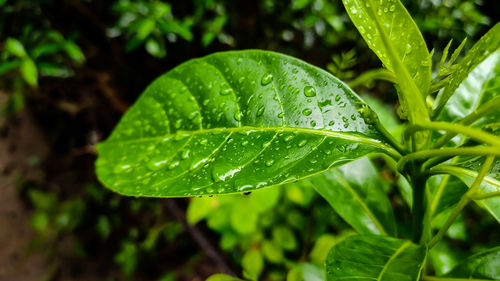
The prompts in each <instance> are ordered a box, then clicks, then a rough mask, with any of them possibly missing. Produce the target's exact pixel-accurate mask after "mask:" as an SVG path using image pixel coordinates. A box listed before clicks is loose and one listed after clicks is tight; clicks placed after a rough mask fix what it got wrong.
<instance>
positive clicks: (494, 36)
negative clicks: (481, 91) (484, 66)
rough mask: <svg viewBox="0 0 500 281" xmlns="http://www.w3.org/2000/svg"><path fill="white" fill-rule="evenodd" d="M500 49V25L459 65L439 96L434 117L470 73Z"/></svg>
mask: <svg viewBox="0 0 500 281" xmlns="http://www.w3.org/2000/svg"><path fill="white" fill-rule="evenodd" d="M499 47H500V23H497V24H495V26H493V27H492V28H491V29H490V30H489V31H488V32H487V33H486V34H485V35H484V36H483V37H481V39H480V40H479V41H477V42H476V44H474V46H473V47H472V48H471V49H470V50H469V52H467V55H466V56H465V57H464V58H463V59H462V60H461V61H460V62H459V63H458V64H457V69H456V70H455V71H454V72H453V74H451V76H450V77H451V78H450V80H449V81H448V83H447V85H446V86H445V88H444V90H443V92H442V93H441V94H440V95H439V96H438V102H437V103H436V108H435V110H434V115H438V114H439V113H440V112H441V110H442V109H443V108H444V106H445V105H446V103H447V102H448V100H449V99H450V98H451V96H452V95H453V94H454V93H455V91H456V90H457V88H458V87H459V85H460V84H461V83H462V81H464V80H465V79H466V78H467V76H468V75H469V73H470V72H471V71H472V70H473V69H474V68H476V66H477V65H479V64H480V63H481V62H482V61H483V60H484V59H485V58H486V57H488V56H489V55H490V54H491V53H493V52H495V51H496V50H497V49H498V48H499Z"/></svg>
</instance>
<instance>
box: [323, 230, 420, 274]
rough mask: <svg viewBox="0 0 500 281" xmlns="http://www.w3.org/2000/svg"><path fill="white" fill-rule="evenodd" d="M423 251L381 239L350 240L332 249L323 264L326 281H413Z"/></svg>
mask: <svg viewBox="0 0 500 281" xmlns="http://www.w3.org/2000/svg"><path fill="white" fill-rule="evenodd" d="M426 251H427V249H426V247H425V246H423V245H415V244H413V243H412V242H411V241H408V240H401V239H397V238H392V237H384V236H352V237H349V238H347V239H346V240H344V241H343V242H341V243H339V244H337V245H336V246H334V247H333V248H332V250H331V251H330V253H329V254H328V258H327V260H326V277H327V280H328V281H336V280H349V281H358V280H359V281H366V280H377V281H416V280H418V279H419V276H420V271H421V270H422V267H423V265H424V262H425V258H426Z"/></svg>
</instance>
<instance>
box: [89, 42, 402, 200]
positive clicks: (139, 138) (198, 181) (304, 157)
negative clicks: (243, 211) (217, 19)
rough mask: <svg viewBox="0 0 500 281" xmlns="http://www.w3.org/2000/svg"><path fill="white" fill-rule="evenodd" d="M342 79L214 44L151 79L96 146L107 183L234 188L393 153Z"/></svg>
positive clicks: (186, 190) (165, 191) (164, 192)
mask: <svg viewBox="0 0 500 281" xmlns="http://www.w3.org/2000/svg"><path fill="white" fill-rule="evenodd" d="M375 117H376V116H375V115H374V113H373V112H372V111H371V110H369V108H367V107H366V105H365V104H364V103H363V102H362V101H361V99H360V98H359V97H358V96H357V95H356V94H354V93H353V92H352V91H351V90H350V89H349V88H348V87H347V86H345V84H343V83H342V82H340V81H339V80H337V79H336V78H335V77H333V76H331V75H330V74H328V73H327V72H325V71H323V70H320V69H318V68H315V67H313V66H311V65H308V64H307V63H305V62H302V61H300V60H297V59H294V58H291V57H288V56H285V55H281V54H277V53H272V52H265V51H255V50H253V51H237V52H226V53H217V54H213V55H210V56H207V57H204V58H201V59H194V60H191V61H189V62H186V63H184V64H182V65H180V66H178V67H176V68H175V69H173V70H171V71H170V72H168V73H166V74H165V75H163V76H161V77H160V78H158V79H157V80H156V81H155V82H153V83H152V84H151V85H150V86H149V87H148V88H147V89H146V91H145V92H144V93H143V94H142V95H141V97H140V98H139V99H138V101H137V102H136V103H135V104H134V106H133V107H132V108H131V109H130V110H129V111H128V112H127V113H126V114H125V116H124V117H123V118H122V120H121V121H120V123H119V124H118V125H117V127H116V128H115V130H114V131H113V133H112V134H111V136H110V137H109V138H108V139H107V140H106V141H105V142H103V143H101V144H99V145H98V146H97V150H98V152H99V157H98V160H97V163H96V169H97V175H98V177H99V179H100V180H101V182H102V183H104V185H105V186H107V187H109V188H111V189H112V190H114V191H116V192H119V193H122V194H126V195H134V196H158V197H175V196H190V195H202V194H213V193H235V192H245V191H251V190H254V189H257V188H261V187H265V186H271V185H276V184H281V183H284V182H288V181H294V180H297V179H300V178H304V177H308V176H311V175H313V174H316V173H320V172H323V171H325V170H327V169H329V168H331V167H335V166H339V165H341V164H344V163H347V162H350V161H352V160H353V159H356V158H359V157H361V156H363V155H365V154H367V153H370V152H374V151H388V153H389V154H393V155H397V154H398V153H397V152H395V151H394V150H393V149H392V148H391V147H389V146H388V145H387V144H385V143H384V138H383V136H382V135H381V133H379V131H378V130H377V128H376V127H375V126H374V125H372V124H371V123H372V122H373V120H374V118H375Z"/></svg>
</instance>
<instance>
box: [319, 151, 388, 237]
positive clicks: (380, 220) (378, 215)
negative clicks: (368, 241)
mask: <svg viewBox="0 0 500 281" xmlns="http://www.w3.org/2000/svg"><path fill="white" fill-rule="evenodd" d="M309 181H310V182H311V183H312V184H313V186H314V188H315V189H316V191H318V193H319V194H320V195H321V196H322V197H323V198H325V199H326V201H328V203H329V204H330V205H331V206H332V207H333V209H335V211H336V212H337V213H338V214H339V215H340V216H341V217H342V218H343V219H344V220H345V221H346V222H348V223H349V224H350V225H351V226H352V227H353V228H354V229H355V230H356V231H357V232H359V233H360V234H383V235H392V236H395V235H396V220H395V218H394V213H393V211H392V207H391V202H389V198H388V197H387V195H386V193H385V191H384V189H383V185H384V182H383V181H382V180H381V179H380V178H379V176H378V174H377V171H376V170H375V167H374V166H373V164H372V163H371V161H370V159H368V158H366V157H365V158H361V159H359V160H356V161H354V162H351V163H349V164H346V165H343V166H341V167H339V168H336V169H333V170H330V171H327V172H325V173H323V174H321V175H317V176H314V177H311V178H309Z"/></svg>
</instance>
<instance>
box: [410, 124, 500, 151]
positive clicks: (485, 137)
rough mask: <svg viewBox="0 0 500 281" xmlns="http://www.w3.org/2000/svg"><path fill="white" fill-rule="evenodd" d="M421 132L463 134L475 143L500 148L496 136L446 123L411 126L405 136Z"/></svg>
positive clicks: (499, 139) (499, 140) (499, 142)
mask: <svg viewBox="0 0 500 281" xmlns="http://www.w3.org/2000/svg"><path fill="white" fill-rule="evenodd" d="M423 130H435V131H440V130H442V131H447V132H453V133H456V134H463V135H466V136H468V137H470V138H472V139H475V140H476V141H479V142H483V143H487V144H490V145H493V146H498V147H500V137H498V136H495V135H492V134H489V133H486V132H484V131H482V130H478V129H474V128H471V127H468V126H464V125H461V124H454V123H448V122H425V123H420V124H413V125H410V126H409V127H408V128H407V130H406V132H405V134H406V135H407V136H408V135H411V134H413V133H415V132H416V131H423Z"/></svg>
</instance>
